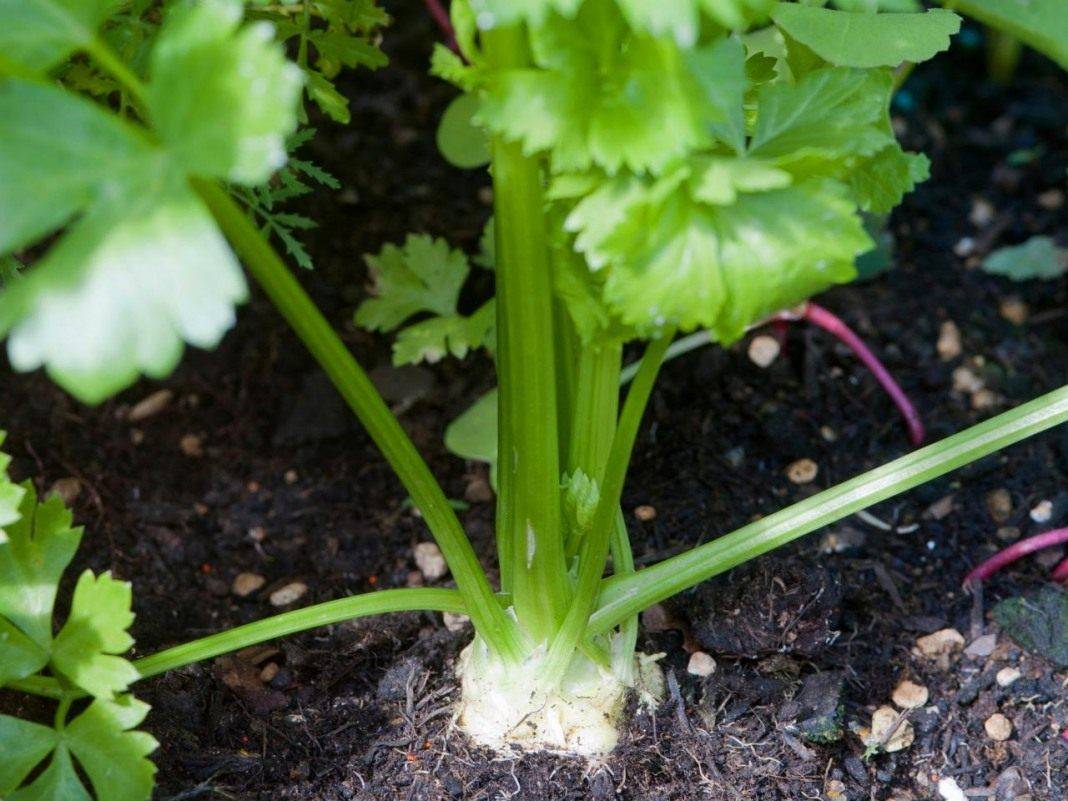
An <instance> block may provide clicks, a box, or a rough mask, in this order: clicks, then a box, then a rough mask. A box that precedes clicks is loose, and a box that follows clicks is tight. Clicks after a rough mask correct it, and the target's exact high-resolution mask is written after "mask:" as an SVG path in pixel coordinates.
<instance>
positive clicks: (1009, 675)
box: [994, 667, 1023, 687]
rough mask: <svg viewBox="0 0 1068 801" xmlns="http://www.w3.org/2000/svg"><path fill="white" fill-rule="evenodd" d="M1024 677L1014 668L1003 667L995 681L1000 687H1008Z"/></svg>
mask: <svg viewBox="0 0 1068 801" xmlns="http://www.w3.org/2000/svg"><path fill="white" fill-rule="evenodd" d="M1022 675H1023V674H1022V673H1020V671H1019V670H1017V669H1016V668H1014V667H1003V668H1002V669H1001V670H999V671H998V674H997V676H995V677H994V680H995V681H996V682H997V683H998V687H1008V686H1009V685H1010V684H1012V683H1014V682H1016V681H1017V680H1018V679H1019V678H1020V676H1022Z"/></svg>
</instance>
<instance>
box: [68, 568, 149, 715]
mask: <svg viewBox="0 0 1068 801" xmlns="http://www.w3.org/2000/svg"><path fill="white" fill-rule="evenodd" d="M130 605H131V591H130V585H129V584H128V583H127V582H125V581H116V580H115V579H113V578H112V577H111V574H110V573H103V574H101V575H100V576H94V575H93V574H92V572H91V571H89V570H86V571H85V572H84V573H82V575H81V576H80V577H79V578H78V583H77V585H76V586H75V588H74V598H73V600H72V601H71V610H70V616H69V617H68V618H67V622H66V623H65V624H64V626H63V628H62V629H60V631H59V634H57V635H56V638H55V640H54V642H53V643H52V665H53V666H54V668H55V669H56V670H57V671H58V672H60V673H62V674H63V675H64V676H65V677H66V678H67V679H69V680H70V681H71V682H72V683H73V684H75V685H76V686H78V687H81V688H82V689H83V690H85V691H86V692H88V693H90V694H91V695H93V696H94V697H95V698H113V697H114V696H115V695H116V694H117V693H120V692H122V691H124V690H125V689H126V688H127V687H128V686H129V685H130V683H131V682H134V681H136V680H137V678H138V676H139V674H138V672H137V669H136V668H135V667H134V666H133V665H131V664H130V663H129V662H127V661H126V660H125V659H122V658H121V657H119V656H116V654H122V653H125V652H126V651H128V650H129V649H130V647H131V646H132V645H133V637H131V636H130V635H129V634H128V633H127V631H126V630H127V629H128V628H129V627H130V625H131V624H132V623H133V619H134V616H133V612H132V611H130Z"/></svg>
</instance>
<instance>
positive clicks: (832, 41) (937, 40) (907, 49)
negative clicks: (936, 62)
mask: <svg viewBox="0 0 1068 801" xmlns="http://www.w3.org/2000/svg"><path fill="white" fill-rule="evenodd" d="M771 17H772V19H773V20H774V21H775V24H776V25H778V26H779V28H780V29H782V30H783V31H785V32H786V33H788V34H789V35H790V36H791V37H793V38H794V39H795V40H797V41H799V42H801V43H802V44H803V45H805V46H806V47H808V48H810V49H811V50H812V51H813V52H815V53H816V54H817V55H818V56H819V57H820V58H822V59H823V60H825V61H827V62H829V63H831V64H835V65H837V66H840V67H896V66H898V65H899V64H901V63H903V62H905V61H912V62H920V61H926V60H927V59H929V58H931V57H932V56H933V55H935V53H940V52H942V51H943V50H946V49H948V48H949V37H950V36H952V35H953V34H955V33H956V32H957V31H958V30H960V17H958V16H957V15H956V14H954V13H953V12H952V11H946V10H945V9H941V8H935V9H931V10H930V11H927V12H924V13H920V14H866V13H859V14H858V13H854V12H851V11H835V10H834V9H830V8H819V7H817V6H806V5H802V4H800V3H778V4H777V5H776V6H775V10H774V11H773V12H772V15H771Z"/></svg>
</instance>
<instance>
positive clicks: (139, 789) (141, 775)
mask: <svg viewBox="0 0 1068 801" xmlns="http://www.w3.org/2000/svg"><path fill="white" fill-rule="evenodd" d="M2 442H3V434H2V433H0V443H2ZM8 463H9V458H8V457H7V456H6V455H4V454H0V687H3V686H5V685H7V684H10V683H12V682H13V681H16V680H19V679H25V678H27V677H31V676H34V675H36V674H39V673H40V672H41V671H43V670H47V671H48V672H49V674H51V676H53V677H57V678H59V679H60V682H61V685H60V686H61V687H63V688H64V690H65V700H63V701H61V707H60V714H58V715H57V719H56V723H55V727H54V728H52V727H48V726H43V725H40V724H37V723H31V722H29V721H25V720H20V719H18V718H15V717H12V716H9V715H0V753H3V755H4V758H3V759H2V760H0V796H2V797H4V798H10V799H20V800H21V801H36V800H37V799H42V800H43V799H88V798H89V794H88V792H87V790H86V789H85V787H84V786H83V785H82V781H81V779H80V778H79V776H78V774H77V773H76V771H75V767H74V761H73V760H77V762H78V764H79V765H80V766H81V768H82V770H83V771H84V772H85V774H86V775H87V776H88V777H89V780H90V782H91V784H92V786H93V789H94V792H95V795H96V797H97V798H99V799H101V800H102V801H104V799H106V801H141V800H142V799H147V798H148V797H149V796H150V794H151V791H152V784H153V776H154V774H155V767H154V766H153V765H152V763H151V762H150V761H149V760H148V759H147V756H148V754H150V753H151V752H152V751H153V750H155V748H156V741H155V740H154V739H153V738H152V737H151V736H149V735H148V734H144V733H142V732H137V731H131V729H133V728H134V727H135V726H137V725H138V724H139V723H140V722H141V721H142V720H143V719H144V717H145V714H146V713H147V712H148V706H147V705H146V704H143V703H141V702H140V701H137V700H136V699H134V698H133V696H131V695H129V694H126V690H127V688H128V686H129V685H130V683H131V682H133V681H134V680H136V679H137V678H138V676H139V674H138V672H137V670H136V669H135V668H134V667H133V665H131V664H130V663H129V662H128V661H126V660H125V659H124V658H122V657H121V656H120V655H119V654H122V653H124V652H126V651H127V650H129V648H130V646H131V645H132V644H133V640H132V639H131V637H130V635H129V634H128V633H127V629H128V628H129V626H130V624H131V623H132V622H133V613H132V612H131V611H130V604H131V597H130V585H129V584H127V583H125V582H121V581H116V580H115V579H113V578H112V577H111V575H110V574H109V573H104V574H102V575H99V576H94V575H93V573H92V572H91V571H89V570H86V571H85V572H84V573H82V575H81V576H80V577H79V579H78V583H77V585H76V586H75V589H74V595H73V597H72V599H71V608H70V613H69V614H68V615H67V620H66V622H65V623H64V625H63V626H62V627H61V628H60V629H59V632H58V633H57V634H56V635H55V636H53V634H52V631H53V624H52V619H53V614H54V606H55V601H56V594H57V590H58V585H59V581H60V579H61V577H62V575H63V573H64V571H65V570H66V568H67V567H68V565H69V564H70V561H71V559H72V558H73V556H74V552H75V551H76V550H77V548H78V543H79V541H80V539H81V535H82V532H81V529H80V528H73V527H72V526H71V514H70V512H69V511H68V510H67V509H66V508H65V507H64V505H63V502H62V501H61V500H60V499H59V498H58V497H50V498H48V499H46V500H43V501H41V500H38V498H37V495H36V492H35V491H34V488H33V485H32V484H31V483H29V482H27V483H25V484H23V485H21V486H19V485H16V484H14V483H12V482H11V480H10V479H9V478H8V476H7V465H8ZM81 693H85V694H88V695H89V696H91V697H92V698H93V699H94V700H93V701H92V703H91V704H90V705H89V706H88V707H87V708H86V709H85V710H84V711H82V712H81V713H80V714H77V715H76V716H74V717H73V719H69V720H68V715H69V706H70V700H69V699H70V698H73V697H74V695H75V694H81ZM67 694H69V695H67ZM50 754H51V759H50V761H49V762H48V765H47V766H46V767H45V769H44V770H42V771H41V772H40V773H39V774H38V775H37V777H36V778H34V779H33V780H32V781H31V782H30V783H29V784H27V785H26V786H22V785H23V783H24V781H25V780H26V779H27V777H28V776H30V775H31V773H32V772H33V771H34V769H35V768H36V767H37V766H38V765H40V764H41V763H42V762H43V761H44V760H45V759H46V758H47V757H48V756H49V755H50ZM72 758H73V759H72Z"/></svg>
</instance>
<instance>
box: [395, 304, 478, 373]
mask: <svg viewBox="0 0 1068 801" xmlns="http://www.w3.org/2000/svg"><path fill="white" fill-rule="evenodd" d="M496 328H497V307H496V303H494V301H492V300H490V301H487V302H486V303H484V304H483V305H482V306H481V307H479V309H478V310H477V311H475V312H474V313H473V314H470V315H468V316H464V315H462V314H452V315H449V316H445V317H431V318H430V319H429V320H423V321H422V322H419V323H415V324H414V325H410V326H408V327H407V328H404V329H402V330H401V331H400V333H399V334H397V341H396V342H395V343H393V363H394V364H396V365H401V364H418V363H419V362H430V363H434V362H437V361H440V360H441V358H442V357H444V356H445V355H446V354H448V355H450V356H454V357H455V358H457V359H462V358H464V357H465V356H466V355H467V354H468V352H470V351H472V350H475V349H477V348H481V347H486V348H488V349H490V350H491V351H492V350H493V349H494V347H495V345H496Z"/></svg>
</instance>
